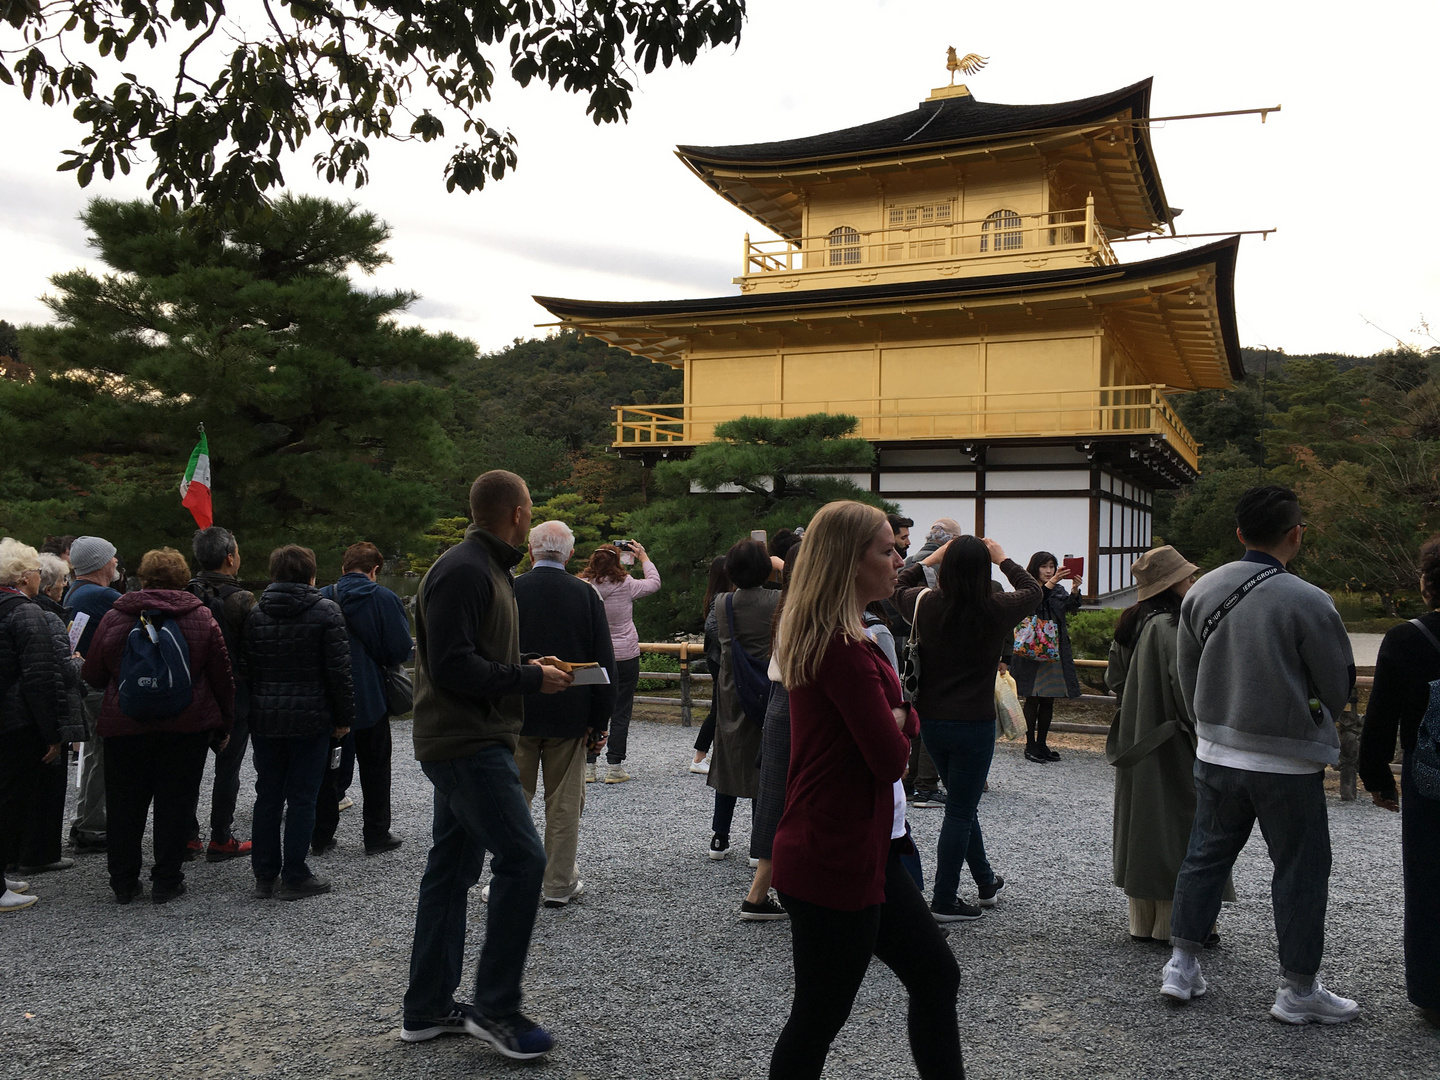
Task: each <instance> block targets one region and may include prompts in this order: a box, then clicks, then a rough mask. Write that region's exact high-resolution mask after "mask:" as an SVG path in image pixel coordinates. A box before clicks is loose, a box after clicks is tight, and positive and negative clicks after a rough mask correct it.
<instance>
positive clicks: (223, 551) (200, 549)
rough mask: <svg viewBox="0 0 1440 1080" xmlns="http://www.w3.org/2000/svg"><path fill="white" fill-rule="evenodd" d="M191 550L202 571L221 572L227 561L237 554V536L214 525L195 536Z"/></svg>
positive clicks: (191, 543)
mask: <svg viewBox="0 0 1440 1080" xmlns="http://www.w3.org/2000/svg"><path fill="white" fill-rule="evenodd" d="M190 550H192V551H193V552H195V562H196V563H197V564H198V565H199V567H200V569H201V570H219V569H220V567H222V566H224V565H225V560H226V559H228V558H229V557H230V556H231V555H233V554H234V553H235V550H236V544H235V534H234V533H232V532H231V531H230V530H229V529H222V528H220V526H219V525H212V526H211V527H210V528H208V529H201V530H200V531H199V532H197V533H196V534H195V539H194V540H192V541H191V542H190Z"/></svg>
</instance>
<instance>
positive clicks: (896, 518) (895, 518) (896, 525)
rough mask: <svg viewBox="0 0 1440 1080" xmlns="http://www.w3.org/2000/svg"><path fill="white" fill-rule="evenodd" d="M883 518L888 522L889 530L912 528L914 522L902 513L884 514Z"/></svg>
mask: <svg viewBox="0 0 1440 1080" xmlns="http://www.w3.org/2000/svg"><path fill="white" fill-rule="evenodd" d="M885 519H886V520H887V521H889V522H890V531H891V532H897V533H898V532H899V531H900V530H901V529H913V528H914V527H915V522H914V520H913V519H911V518H907V517H905V516H904V515H902V514H886V515H885Z"/></svg>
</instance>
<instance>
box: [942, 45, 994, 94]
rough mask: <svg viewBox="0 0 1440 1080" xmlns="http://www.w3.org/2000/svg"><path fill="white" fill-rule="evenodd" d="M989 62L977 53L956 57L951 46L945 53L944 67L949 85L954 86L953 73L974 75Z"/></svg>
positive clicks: (986, 57) (985, 57) (953, 47)
mask: <svg viewBox="0 0 1440 1080" xmlns="http://www.w3.org/2000/svg"><path fill="white" fill-rule="evenodd" d="M989 62H990V58H989V57H988V56H981V55H980V54H979V53H973V52H972V53H966V54H965V55H964V56H957V55H956V53H955V46H954V45H951V46H950V48H949V49H947V50H946V52H945V67H946V69H947V70H948V71H949V72H950V85H951V86H954V85H955V72H957V71H958V72H961V73H962V74H965V75H974V74H975V73H976V72H977V71H979V70H980V69H981V68H983V67H984V66H985V65H986V64H987V63H989Z"/></svg>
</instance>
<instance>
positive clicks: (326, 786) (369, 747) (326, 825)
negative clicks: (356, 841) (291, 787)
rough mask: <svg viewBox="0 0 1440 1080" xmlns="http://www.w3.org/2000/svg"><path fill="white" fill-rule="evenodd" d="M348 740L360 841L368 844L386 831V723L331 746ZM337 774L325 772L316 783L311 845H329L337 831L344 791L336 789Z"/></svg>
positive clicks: (351, 733)
mask: <svg viewBox="0 0 1440 1080" xmlns="http://www.w3.org/2000/svg"><path fill="white" fill-rule="evenodd" d="M352 739H353V740H354V746H355V768H356V771H357V772H358V773H359V774H360V820H361V837H362V839H363V840H364V842H365V843H367V844H368V843H370V842H371V841H374V840H379V839H380V838H381V837H383V836H384V835H385V834H386V833H388V832H389V831H390V757H391V741H390V719H389V718H388V717H386V718H384V719H381V720H379V721H377V722H376V723H375V725H374V726H373V727H368V728H362V729H361V730H359V731H352V732H350V734H349V735H347V736H345V739H344V740H343V742H342V743H338V744H337V743H334V742H332V743H331V745H332V746H334V745H343V743H344V742H349V741H351V740H352ZM326 764H327V765H328V764H329V763H328V762H327V763H326ZM340 773H341V770H340V769H330V768H327V769H326V770H325V776H324V778H323V779H322V780H321V781H320V796H319V798H318V799H317V800H316V802H315V836H314V839H312V840H311V843H312V844H322V843H329V842H330V841H331V840H332V839H334V837H335V830H336V829H338V828H339V827H340V793H341V792H342V791H344V788H342V787H340Z"/></svg>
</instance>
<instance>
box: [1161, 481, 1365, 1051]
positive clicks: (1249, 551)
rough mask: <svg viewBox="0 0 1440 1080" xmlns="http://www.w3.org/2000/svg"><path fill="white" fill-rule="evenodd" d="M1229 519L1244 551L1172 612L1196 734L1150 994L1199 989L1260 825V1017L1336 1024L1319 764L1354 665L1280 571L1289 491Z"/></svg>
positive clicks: (1258, 492) (1323, 618)
mask: <svg viewBox="0 0 1440 1080" xmlns="http://www.w3.org/2000/svg"><path fill="white" fill-rule="evenodd" d="M1235 521H1236V525H1237V529H1236V535H1237V536H1239V538H1240V542H1241V543H1242V544H1244V545H1245V555H1244V557H1243V558H1242V559H1240V560H1239V561H1237V562H1232V563H1227V564H1226V565H1224V566H1221V567H1219V568H1218V569H1216V570H1213V571H1211V572H1210V573H1208V574H1206V575H1205V576H1204V577H1203V578H1201V579H1200V580H1199V581H1198V582H1196V583H1195V585H1194V587H1193V588H1191V590H1190V592H1189V593H1188V594H1187V595H1186V597H1185V601H1184V603H1183V605H1182V606H1181V609H1180V627H1179V667H1180V682H1181V686H1182V689H1183V692H1184V694H1185V701H1186V704H1187V705H1188V706H1189V707H1190V713H1191V715H1192V716H1194V717H1195V730H1196V735H1197V737H1198V746H1197V747H1196V752H1195V756H1196V761H1195V825H1194V827H1193V829H1192V830H1191V833H1190V846H1189V849H1188V850H1187V852H1186V854H1185V861H1184V863H1183V864H1182V865H1181V867H1180V873H1179V876H1178V877H1177V878H1176V880H1175V905H1174V911H1173V914H1172V916H1171V924H1170V934H1171V937H1170V943H1171V945H1172V946H1174V953H1173V955H1172V956H1171V958H1170V961H1169V963H1167V964H1166V965H1165V968H1164V971H1163V972H1162V977H1163V980H1164V982H1163V984H1162V986H1161V988H1160V992H1161V993H1162V994H1164V995H1165V996H1167V997H1169V998H1173V999H1175V1000H1177V1001H1188V1000H1190V998H1192V997H1198V996H1199V995H1201V994H1203V993H1204V992H1205V979H1204V977H1203V976H1202V975H1201V974H1200V961H1199V952H1200V949H1201V948H1203V946H1204V943H1205V940H1206V938H1207V937H1208V936H1209V934H1210V930H1211V927H1212V926H1213V925H1214V922H1215V917H1216V916H1217V915H1218V914H1219V911H1220V893H1221V890H1222V889H1223V888H1224V885H1225V881H1226V878H1227V877H1228V876H1229V873H1230V869H1231V867H1232V866H1233V865H1234V864H1235V859H1236V857H1237V856H1238V855H1239V854H1240V850H1241V849H1242V848H1243V847H1244V846H1245V842H1246V841H1247V840H1248V839H1249V837H1250V831H1251V829H1252V828H1253V827H1254V824H1255V822H1256V821H1258V822H1259V823H1260V830H1261V832H1262V833H1263V834H1264V837H1265V841H1266V843H1267V845H1268V847H1269V852H1270V858H1271V861H1272V862H1273V863H1274V864H1275V874H1274V877H1273V879H1272V881H1271V886H1270V892H1271V900H1272V902H1273V904H1274V908H1275V930H1276V934H1277V936H1278V938H1279V945H1280V948H1279V953H1280V968H1281V973H1282V982H1281V985H1280V988H1279V990H1278V991H1277V992H1276V994H1275V1005H1274V1006H1273V1007H1272V1008H1271V1010H1270V1014H1271V1015H1272V1016H1274V1017H1275V1018H1276V1019H1277V1020H1281V1021H1284V1022H1286V1023H1291V1024H1306V1023H1321V1024H1340V1023H1344V1022H1345V1021H1347V1020H1353V1019H1355V1017H1356V1016H1358V1015H1359V1014H1360V1008H1359V1006H1358V1005H1356V1004H1355V1002H1353V1001H1351V1000H1350V999H1348V998H1343V997H1340V996H1338V995H1336V994H1333V993H1331V992H1330V991H1329V990H1327V989H1325V987H1324V986H1323V985H1322V984H1321V983H1320V982H1319V981H1318V980H1317V979H1316V977H1315V976H1316V973H1317V972H1318V971H1319V969H1320V959H1321V956H1322V954H1323V952H1324V947H1325V906H1326V900H1327V896H1328V892H1329V882H1330V825H1329V818H1328V815H1327V812H1326V809H1325V788H1324V776H1325V767H1326V766H1327V765H1334V764H1335V763H1336V762H1337V761H1338V760H1339V747H1340V740H1339V736H1338V734H1337V732H1336V730H1335V720H1334V718H1335V717H1336V716H1338V715H1340V713H1341V712H1342V711H1343V710H1344V708H1345V704H1346V702H1347V700H1348V699H1349V696H1350V689H1351V687H1352V686H1353V685H1354V683H1355V661H1354V657H1353V656H1352V654H1351V652H1350V638H1349V636H1348V635H1347V634H1346V632H1345V626H1344V624H1343V623H1342V622H1341V621H1340V616H1339V614H1338V613H1337V612H1336V611H1335V605H1334V603H1333V602H1332V601H1331V599H1330V597H1329V596H1327V595H1326V594H1325V593H1324V592H1322V591H1321V590H1320V589H1317V588H1316V587H1315V586H1313V585H1310V584H1307V583H1306V582H1304V581H1301V580H1300V579H1299V578H1298V577H1296V576H1294V575H1293V574H1291V573H1289V572H1288V571H1287V570H1286V565H1287V564H1288V563H1289V562H1290V561H1291V560H1292V559H1294V558H1295V556H1296V555H1297V554H1298V553H1299V551H1300V545H1301V542H1302V541H1303V539H1304V536H1305V529H1306V524H1305V522H1304V521H1303V520H1302V519H1301V514H1300V503H1299V500H1297V499H1296V497H1295V493H1294V492H1293V491H1290V490H1289V489H1288V488H1283V487H1273V486H1272V487H1258V488H1251V489H1250V490H1249V491H1247V492H1245V494H1244V495H1243V496H1241V498H1240V502H1239V503H1238V504H1237V505H1236V507H1235Z"/></svg>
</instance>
